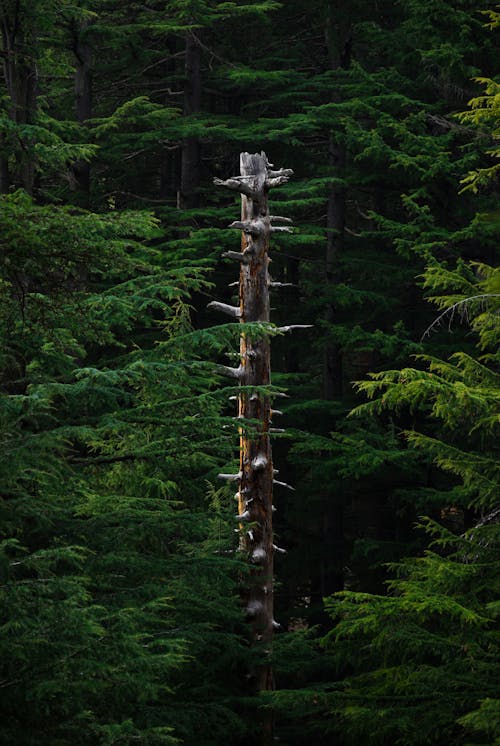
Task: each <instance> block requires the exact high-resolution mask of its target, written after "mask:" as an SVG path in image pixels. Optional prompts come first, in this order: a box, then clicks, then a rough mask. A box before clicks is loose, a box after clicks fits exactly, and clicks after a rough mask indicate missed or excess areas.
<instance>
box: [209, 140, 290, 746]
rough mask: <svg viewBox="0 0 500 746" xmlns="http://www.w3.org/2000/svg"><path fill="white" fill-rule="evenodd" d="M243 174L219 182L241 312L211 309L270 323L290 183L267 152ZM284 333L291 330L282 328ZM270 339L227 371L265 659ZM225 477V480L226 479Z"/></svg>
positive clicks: (257, 634)
mask: <svg viewBox="0 0 500 746" xmlns="http://www.w3.org/2000/svg"><path fill="white" fill-rule="evenodd" d="M240 170H241V175H240V176H237V177H233V178H231V179H228V180H227V181H220V180H218V179H216V180H215V182H216V183H218V184H221V185H223V186H226V187H228V188H230V189H233V190H235V191H239V192H241V195H242V196H241V221H238V222H235V223H233V224H232V225H231V227H234V228H240V229H241V230H242V233H241V251H240V252H228V253H227V254H226V256H229V258H232V259H237V260H238V261H239V262H240V280H239V301H240V302H239V307H237V308H232V307H230V306H225V305H224V304H220V303H213V304H211V305H212V306H213V307H214V308H217V309H218V310H221V311H223V312H225V313H228V314H229V315H231V316H233V317H237V318H239V319H240V321H241V322H243V323H245V322H269V321H270V305H269V287H270V284H271V281H270V277H269V262H270V259H269V255H268V254H269V239H270V235H271V232H272V231H273V230H290V229H289V228H277V227H275V226H273V225H272V222H273V221H274V220H276V221H278V220H281V221H285V222H291V221H288V220H287V219H286V218H273V217H271V216H270V215H269V205H268V193H269V189H270V188H271V187H273V186H278V185H279V184H282V183H285V182H286V181H288V178H289V176H290V175H291V173H292V172H291V170H289V169H282V170H278V171H273V170H272V169H271V165H270V164H269V162H268V160H267V157H266V155H265V153H261V154H254V155H250V154H249V153H241V156H240ZM285 329H286V330H288V327H286V328H285ZM270 358H271V355H270V339H269V336H268V335H264V336H261V335H260V336H259V337H258V338H256V337H255V336H253V335H251V334H249V333H248V332H247V331H244V330H242V334H241V338H240V360H241V362H240V366H239V368H237V369H230V370H231V371H232V375H233V376H234V377H236V378H237V379H238V381H239V385H240V386H241V387H242V390H241V392H240V394H239V396H238V417H239V419H240V420H241V428H240V468H239V473H238V474H237V475H235V481H236V482H237V484H238V491H237V498H238V507H239V515H238V520H239V522H240V549H241V550H242V551H244V552H245V553H246V554H247V556H248V558H249V561H250V563H251V572H250V577H249V579H248V581H247V584H246V587H245V588H244V590H243V597H244V601H245V605H246V612H247V616H248V618H249V621H250V623H251V630H252V641H253V644H254V646H257V647H258V648H260V649H262V651H263V657H264V661H265V659H266V657H267V656H268V655H269V653H270V647H271V642H272V637H273V630H274V627H275V626H276V622H275V621H274V605H273V590H274V589H273V563H274V552H275V549H276V547H275V546H274V542H273V517H272V516H273V479H274V470H273V460H272V452H271V443H270V425H271V419H272V408H271V396H270V394H268V393H265V392H257V391H255V389H254V388H252V387H262V386H268V385H269V384H270V383H271V362H270ZM226 476H229V475H226ZM254 676H255V683H256V688H257V690H258V691H270V690H272V689H273V688H274V681H273V674H272V669H271V665H270V663H266V662H264V663H263V664H262V665H261V666H260V668H259V670H258V671H255V672H254ZM261 735H262V739H261V741H260V742H261V743H266V744H267V743H272V725H271V723H270V722H269V721H266V722H265V723H263V733H262V734H261Z"/></svg>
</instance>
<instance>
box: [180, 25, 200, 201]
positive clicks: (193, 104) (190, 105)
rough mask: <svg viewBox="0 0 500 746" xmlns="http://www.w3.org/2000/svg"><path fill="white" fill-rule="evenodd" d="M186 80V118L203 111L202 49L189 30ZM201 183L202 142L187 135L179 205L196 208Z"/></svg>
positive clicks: (184, 109) (182, 155) (183, 146)
mask: <svg viewBox="0 0 500 746" xmlns="http://www.w3.org/2000/svg"><path fill="white" fill-rule="evenodd" d="M185 55H186V56H185V80H184V105H183V114H184V115H185V116H187V117H189V116H191V115H192V114H198V113H199V112H200V111H201V48H200V45H199V43H198V39H197V38H196V36H195V35H194V34H193V32H191V31H189V32H188V33H187V36H186V48H185ZM199 186H200V141H199V138H198V137H194V136H190V137H186V138H185V139H184V141H183V143H182V151H181V184H180V193H179V200H178V201H179V207H180V208H181V209H183V210H185V209H187V210H189V209H191V208H193V207H197V206H198V204H199V196H198V190H199Z"/></svg>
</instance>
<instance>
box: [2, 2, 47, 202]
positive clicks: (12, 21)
mask: <svg viewBox="0 0 500 746" xmlns="http://www.w3.org/2000/svg"><path fill="white" fill-rule="evenodd" d="M0 23H1V30H2V44H3V53H4V62H3V70H4V78H5V85H6V88H7V93H8V96H9V99H10V102H9V116H10V118H11V120H12V121H13V122H14V123H15V124H16V125H19V126H23V125H29V124H33V122H34V118H35V113H36V107H37V94H38V73H37V66H36V48H35V46H36V39H35V33H34V31H33V29H30V28H28V27H27V22H26V19H25V17H24V16H23V13H22V9H21V8H20V4H19V3H15V5H14V6H12V7H11V8H10V9H9V10H8V11H6V12H5V13H4V14H3V15H2V17H1V20H0ZM18 139H19V147H18V148H17V152H16V161H17V168H16V174H15V177H14V183H16V185H19V186H22V187H23V188H24V189H25V190H26V191H27V192H28V194H33V187H34V183H35V157H34V151H33V145H34V143H33V140H32V138H31V137H29V136H26V135H24V136H23V137H21V136H20V135H19V136H18ZM2 170H3V173H2V181H4V180H5V179H6V178H10V176H9V174H8V170H7V168H6V166H5V165H4V166H3V169H2Z"/></svg>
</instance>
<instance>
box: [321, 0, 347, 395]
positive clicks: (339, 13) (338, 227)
mask: <svg viewBox="0 0 500 746" xmlns="http://www.w3.org/2000/svg"><path fill="white" fill-rule="evenodd" d="M343 5H344V4H343V3H342V6H343ZM338 6H339V3H338V2H336V0H333V1H332V2H330V3H329V6H328V16H327V25H326V43H327V47H328V59H329V64H330V69H331V70H338V69H344V70H345V69H347V68H348V67H349V65H350V63H351V44H352V39H351V28H350V19H349V14H348V12H347V8H346V7H338ZM333 100H334V101H336V102H338V101H340V97H339V94H338V92H334V94H333ZM328 164H329V166H330V168H331V173H332V176H334V177H335V178H340V179H342V178H344V177H345V168H346V149H345V146H344V145H343V144H340V143H338V142H337V139H336V136H335V133H334V132H331V133H330V136H329V140H328ZM345 209H346V200H345V188H344V186H343V185H339V184H332V186H331V188H330V193H329V195H328V206H327V223H326V229H327V243H326V257H325V283H326V288H327V292H329V291H330V292H331V290H332V289H333V288H334V286H335V285H337V284H338V283H339V281H340V273H339V260H340V258H341V256H342V254H343V251H344V235H345ZM335 316H336V308H335V304H334V303H333V302H332V301H329V302H328V304H327V308H326V313H325V317H326V321H327V322H328V324H329V325H333V324H334V323H335ZM323 392H324V397H325V399H335V398H336V397H338V396H341V395H342V353H341V350H340V346H339V344H338V343H337V342H335V341H333V340H329V341H327V344H326V347H325V353H324V375H323Z"/></svg>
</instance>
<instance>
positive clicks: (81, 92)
mask: <svg viewBox="0 0 500 746" xmlns="http://www.w3.org/2000/svg"><path fill="white" fill-rule="evenodd" d="M89 26H90V24H89V23H88V22H84V23H82V24H80V26H78V27H77V26H74V27H73V41H74V44H73V52H74V54H75V58H76V68H75V110H76V119H77V121H78V123H79V124H81V125H86V124H87V123H88V121H89V119H90V118H91V116H92V47H91V45H90V43H89V40H88V36H87V32H88V29H89ZM73 170H74V174H75V178H76V181H77V185H78V189H79V191H80V193H81V202H82V206H83V207H86V208H88V207H89V206H90V164H89V163H88V162H87V161H78V162H77V163H75V165H74V167H73Z"/></svg>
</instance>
